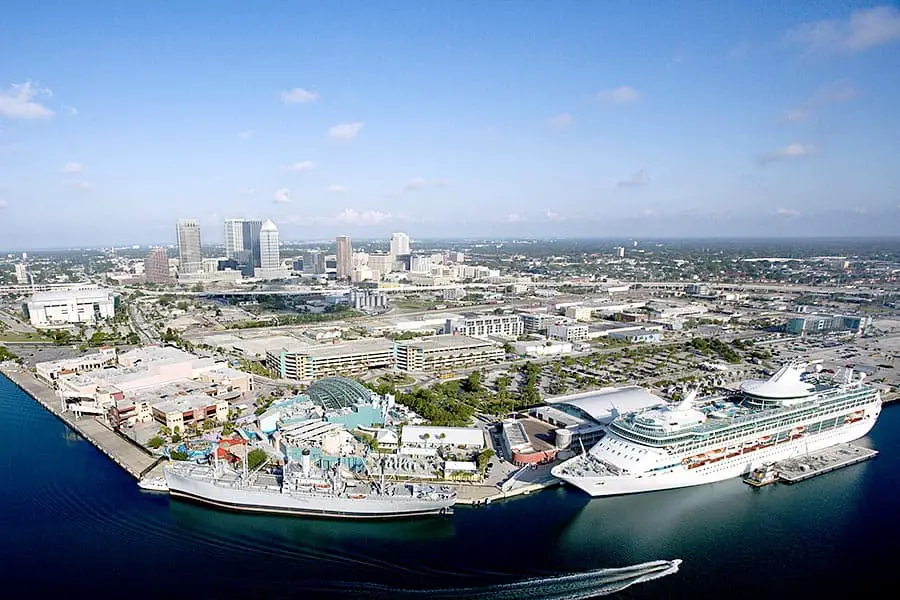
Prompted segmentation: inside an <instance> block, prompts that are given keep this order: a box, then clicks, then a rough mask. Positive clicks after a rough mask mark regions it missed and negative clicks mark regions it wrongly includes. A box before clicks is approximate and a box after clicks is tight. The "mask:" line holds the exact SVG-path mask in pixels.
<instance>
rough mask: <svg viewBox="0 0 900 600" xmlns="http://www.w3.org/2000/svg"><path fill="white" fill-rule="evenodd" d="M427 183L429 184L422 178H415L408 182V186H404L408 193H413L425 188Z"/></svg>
mask: <svg viewBox="0 0 900 600" xmlns="http://www.w3.org/2000/svg"><path fill="white" fill-rule="evenodd" d="M426 183H427V182H426V181H425V179H423V178H422V177H413V178H412V179H410V180H409V181H407V182H406V185H404V186H403V189H404V190H406V191H407V192H412V191H415V190H418V189H421V188H423V187H425V185H426Z"/></svg>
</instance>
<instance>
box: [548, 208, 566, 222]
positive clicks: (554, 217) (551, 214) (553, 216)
mask: <svg viewBox="0 0 900 600" xmlns="http://www.w3.org/2000/svg"><path fill="white" fill-rule="evenodd" d="M546 215H547V220H548V221H565V220H566V217H564V216H562V215H561V214H559V213H558V212H555V211H552V210H550V209H549V208H548V209H547V212H546Z"/></svg>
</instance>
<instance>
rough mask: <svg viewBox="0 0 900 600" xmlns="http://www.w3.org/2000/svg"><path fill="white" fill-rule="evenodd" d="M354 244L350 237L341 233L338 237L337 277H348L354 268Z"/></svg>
mask: <svg viewBox="0 0 900 600" xmlns="http://www.w3.org/2000/svg"><path fill="white" fill-rule="evenodd" d="M352 260H353V246H351V245H350V237H349V236H346V235H339V236H338V237H337V278H338V279H348V278H349V277H350V272H351V271H352V270H353V263H352Z"/></svg>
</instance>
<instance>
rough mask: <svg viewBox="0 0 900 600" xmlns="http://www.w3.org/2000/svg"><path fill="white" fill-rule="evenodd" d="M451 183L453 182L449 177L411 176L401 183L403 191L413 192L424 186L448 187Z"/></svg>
mask: <svg viewBox="0 0 900 600" xmlns="http://www.w3.org/2000/svg"><path fill="white" fill-rule="evenodd" d="M451 185H453V182H452V181H450V180H449V179H425V178H424V177H413V178H412V179H410V180H409V181H407V182H406V183H405V184H403V191H405V192H414V191H416V190H421V189H422V188H426V187H438V188H444V187H450V186H451Z"/></svg>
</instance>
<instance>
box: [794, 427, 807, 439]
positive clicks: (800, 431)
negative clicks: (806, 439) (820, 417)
mask: <svg viewBox="0 0 900 600" xmlns="http://www.w3.org/2000/svg"><path fill="white" fill-rule="evenodd" d="M804 431H806V427H804V426H803V425H799V426H797V427H794V428H793V429H791V439H792V440H796V439H797V438H798V437H800V436H801V435H803V432H804Z"/></svg>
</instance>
